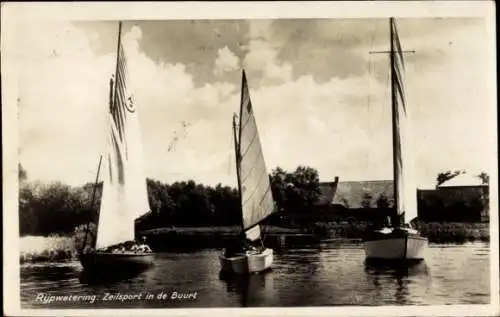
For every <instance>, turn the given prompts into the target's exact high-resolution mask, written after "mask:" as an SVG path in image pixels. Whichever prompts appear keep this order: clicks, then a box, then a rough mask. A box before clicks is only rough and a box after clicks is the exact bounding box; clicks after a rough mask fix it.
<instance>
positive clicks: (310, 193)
mask: <svg viewBox="0 0 500 317" xmlns="http://www.w3.org/2000/svg"><path fill="white" fill-rule="evenodd" d="M270 179H271V189H272V192H273V198H274V200H275V201H276V204H277V206H278V209H279V210H281V211H285V212H297V211H303V210H311V209H312V208H314V207H315V206H316V204H317V203H318V201H319V197H320V195H321V191H320V189H319V175H318V171H317V170H316V169H314V168H311V167H307V166H299V167H297V168H296V169H295V171H294V172H292V173H290V172H286V171H285V170H283V169H282V168H280V167H277V168H276V169H274V170H273V172H272V173H271V176H270Z"/></svg>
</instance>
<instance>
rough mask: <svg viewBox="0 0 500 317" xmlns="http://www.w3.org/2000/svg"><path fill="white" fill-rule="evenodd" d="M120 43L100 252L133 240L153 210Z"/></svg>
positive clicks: (105, 182) (99, 237) (135, 112)
mask: <svg viewBox="0 0 500 317" xmlns="http://www.w3.org/2000/svg"><path fill="white" fill-rule="evenodd" d="M120 30H121V24H120ZM119 33H121V31H120V32H119ZM118 43H119V44H118V56H117V67H116V80H115V86H114V94H113V97H112V102H111V107H110V120H109V121H110V122H109V126H110V133H109V136H108V147H107V153H106V155H105V157H104V158H105V160H104V164H105V168H104V173H103V176H104V179H103V193H102V196H101V206H100V211H99V223H98V228H97V241H96V248H98V249H99V248H105V247H108V246H110V245H113V244H116V243H121V242H125V241H128V240H134V238H135V230H134V221H135V219H136V218H138V217H139V216H141V215H143V214H145V213H147V212H148V211H149V210H150V207H149V202H148V195H147V187H146V178H145V176H144V173H143V168H142V158H141V157H142V145H141V135H140V129H139V122H138V118H137V110H136V108H135V106H134V103H133V96H132V95H130V94H129V93H128V91H127V85H126V83H127V64H126V58H125V54H124V50H123V47H122V45H121V41H120V36H119V41H118Z"/></svg>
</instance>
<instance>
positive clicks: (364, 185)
mask: <svg viewBox="0 0 500 317" xmlns="http://www.w3.org/2000/svg"><path fill="white" fill-rule="evenodd" d="M393 188H394V184H393V181H392V180H377V181H352V182H339V184H338V186H337V191H336V193H335V197H334V198H333V203H334V204H339V205H343V206H345V207H348V208H361V207H362V204H361V203H362V201H363V196H364V195H365V193H369V194H370V195H371V196H372V206H375V205H376V201H377V199H378V198H379V197H380V195H382V194H384V195H385V196H387V198H389V200H391V199H393V198H394V189H393Z"/></svg>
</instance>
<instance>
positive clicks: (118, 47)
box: [113, 21, 122, 104]
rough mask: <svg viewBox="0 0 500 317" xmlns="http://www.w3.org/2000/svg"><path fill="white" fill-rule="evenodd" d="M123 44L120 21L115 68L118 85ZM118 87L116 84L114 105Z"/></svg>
mask: <svg viewBox="0 0 500 317" xmlns="http://www.w3.org/2000/svg"><path fill="white" fill-rule="evenodd" d="M121 43H122V22H121V21H120V22H118V44H117V46H116V67H115V82H116V83H117V82H118V63H119V60H120V51H121V50H120V46H121ZM116 86H117V85H116V84H115V87H114V91H113V104H114V102H115V100H116V94H117V93H118V92H117V89H116Z"/></svg>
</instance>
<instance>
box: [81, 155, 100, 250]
mask: <svg viewBox="0 0 500 317" xmlns="http://www.w3.org/2000/svg"><path fill="white" fill-rule="evenodd" d="M101 163H102V154H101V155H100V156H99V164H98V165H97V173H96V177H95V182H94V188H93V189H92V198H91V199H90V205H89V208H88V209H89V211H92V207H93V206H94V200H95V192H96V190H97V183H98V182H99V174H100V171H101ZM96 228H97V224H96ZM89 229H90V221H88V222H87V226H86V227H85V235H84V238H83V243H82V246H81V248H80V254H81V253H82V252H83V251H84V250H85V245H87V236H88V234H89Z"/></svg>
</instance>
